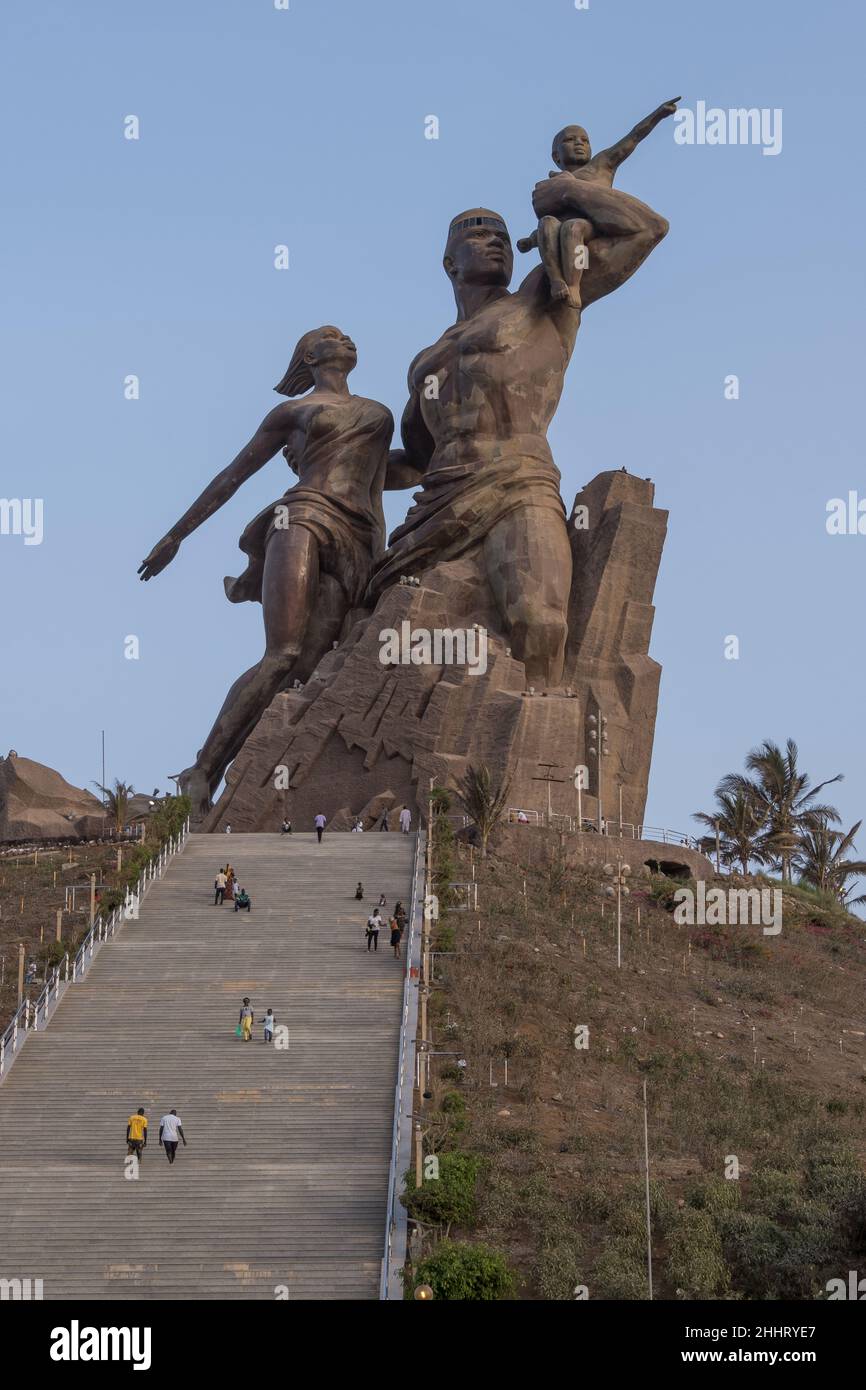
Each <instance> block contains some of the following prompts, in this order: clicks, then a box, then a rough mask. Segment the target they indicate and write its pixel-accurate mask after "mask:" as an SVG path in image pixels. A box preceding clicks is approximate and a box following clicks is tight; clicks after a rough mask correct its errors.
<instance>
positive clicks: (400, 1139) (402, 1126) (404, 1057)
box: [379, 826, 431, 1301]
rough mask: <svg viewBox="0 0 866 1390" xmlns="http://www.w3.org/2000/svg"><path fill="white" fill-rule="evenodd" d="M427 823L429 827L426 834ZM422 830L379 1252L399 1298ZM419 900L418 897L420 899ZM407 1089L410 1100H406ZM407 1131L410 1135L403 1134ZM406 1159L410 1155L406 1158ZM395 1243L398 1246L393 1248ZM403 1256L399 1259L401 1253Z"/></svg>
mask: <svg viewBox="0 0 866 1390" xmlns="http://www.w3.org/2000/svg"><path fill="white" fill-rule="evenodd" d="M430 829H431V827H429V826H428V828H427V833H428V834H429V833H430ZM424 842H425V837H424V833H423V832H422V831H421V830H420V829H419V831H418V834H417V838H416V840H415V856H414V860H413V863H412V899H411V903H410V910H409V936H408V940H407V942H406V975H405V978H404V981H403V1009H402V1013H401V1016H400V1040H399V1043H398V1048H397V1085H396V1087H395V1091H394V1122H393V1126H392V1130H391V1161H390V1163H389V1166H388V1199H387V1206H386V1211H385V1248H384V1252H383V1256H382V1275H381V1280H380V1284H379V1298H380V1300H383V1301H384V1300H387V1299H399V1298H402V1296H403V1295H402V1290H401V1289H399V1288H398V1287H397V1279H398V1270H399V1268H401V1267H402V1265H403V1264H404V1263H405V1260H406V1232H407V1218H406V1211H405V1209H404V1208H403V1207H402V1206H401V1205H400V1204H399V1201H398V1194H397V1182H398V1178H399V1169H400V1168H401V1167H402V1164H401V1150H403V1151H404V1153H405V1151H406V1150H407V1149H408V1151H409V1153H411V1143H412V1092H413V1089H414V1074H415V1067H414V1063H413V1062H412V1061H411V1060H410V1058H409V1049H410V1048H411V1047H412V1045H413V1044H414V1042H415V1037H416V1034H417V1032H418V990H419V989H420V988H421V987H422V984H421V942H422V936H423V929H422V926H421V914H422V913H423V912H424V909H425V905H426V899H425V896H424V891H425V890H424V887H423V883H422V885H421V886H422V891H421V893H420V895H419V892H418V887H419V883H421V875H422V870H421V851H422V848H423V847H424ZM419 899H420V900H419ZM413 969H414V970H415V974H416V980H417V984H416V985H415V987H414V988H413V984H412V971H413ZM407 1092H408V1104H407ZM407 1136H408V1137H407ZM406 1161H407V1162H408V1159H407V1160H406ZM395 1247H396V1248H395ZM401 1256H402V1258H400V1257H401Z"/></svg>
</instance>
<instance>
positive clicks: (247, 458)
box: [138, 402, 292, 579]
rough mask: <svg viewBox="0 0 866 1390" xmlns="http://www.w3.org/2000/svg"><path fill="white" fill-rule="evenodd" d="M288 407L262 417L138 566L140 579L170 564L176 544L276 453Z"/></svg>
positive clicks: (285, 428) (284, 433)
mask: <svg viewBox="0 0 866 1390" xmlns="http://www.w3.org/2000/svg"><path fill="white" fill-rule="evenodd" d="M291 412H292V407H291V405H290V404H289V403H288V402H286V403H285V404H283V405H278V406H275V407H274V409H273V410H272V411H270V413H269V414H268V415H266V416H265V418H264V420H263V421H262V423H261V424H260V425H259V427H258V429H257V430H256V432H255V434H254V435H253V437H252V439H251V440H250V442H249V443H248V444H246V445H245V446H244V448H243V449H241V451H240V453H239V454H237V455H236V457H235V458H233V459H232V461H231V463H230V464H229V465H228V467H227V468H224V469H223V471H222V472H221V473H218V474H217V476H216V477H215V478H214V480H213V482H211V483H208V485H207V487H206V488H205V490H204V492H203V493H202V494H201V496H200V497H197V498H196V500H195V501H194V502H193V504H192V506H191V507H190V508H189V510H188V511H186V512H184V514H183V516H182V517H181V518H180V520H179V521H178V522H177V523H176V524H175V525H174V526H173V527H172V528H171V530H170V531H169V532H168V534H167V535H165V536H163V538H162V540H161V541H159V543H158V544H157V545H155V546H154V547H153V550H152V551H151V552H150V554H149V555H148V557H147V559H146V560H145V561H144V562H143V563H142V564H141V565H140V566H139V569H138V573H139V575H140V577H141V578H142V579H152V578H153V577H154V575H156V574H159V573H160V571H161V570H164V569H165V567H166V565H168V564H170V563H171V561H172V560H173V559H174V557H175V555H176V554H177V552H178V550H179V549H180V543H181V541H182V540H184V539H185V537H187V536H189V535H191V534H192V532H193V531H195V530H196V529H197V527H199V526H201V524H202V522H203V521H207V519H208V517H209V516H213V514H214V512H217V511H219V509H220V507H221V506H222V505H223V503H225V502H228V500H229V498H230V497H234V495H235V493H236V492H237V490H238V488H239V487H240V486H241V484H242V483H245V482H246V480H247V478H251V477H252V476H253V474H254V473H257V472H258V471H259V469H260V468H264V466H265V464H266V463H267V462H268V461H269V460H270V459H272V458H273V457H274V454H276V453H278V452H279V450H280V449H281V448H282V446H283V444H285V442H286V436H287V433H288V430H289V423H290V417H291Z"/></svg>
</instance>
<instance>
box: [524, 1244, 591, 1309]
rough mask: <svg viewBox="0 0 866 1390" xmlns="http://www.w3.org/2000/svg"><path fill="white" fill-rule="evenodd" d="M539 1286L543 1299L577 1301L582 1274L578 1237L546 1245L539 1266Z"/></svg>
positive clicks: (536, 1273)
mask: <svg viewBox="0 0 866 1390" xmlns="http://www.w3.org/2000/svg"><path fill="white" fill-rule="evenodd" d="M535 1283H536V1286H537V1288H538V1292H539V1293H540V1294H541V1297H542V1298H548V1299H555V1300H557V1301H565V1300H569V1299H573V1298H574V1290H575V1286H576V1285H577V1284H584V1283H586V1280H585V1279H584V1277H583V1273H582V1264H581V1243H580V1237H579V1236H577V1235H574V1236H571V1237H564V1238H562V1239H559V1240H555V1241H550V1242H545V1243H544V1244H543V1245H542V1247H541V1249H540V1250H539V1252H538V1258H537V1260H536V1263H535Z"/></svg>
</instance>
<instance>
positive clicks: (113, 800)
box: [93, 777, 135, 835]
mask: <svg viewBox="0 0 866 1390" xmlns="http://www.w3.org/2000/svg"><path fill="white" fill-rule="evenodd" d="M93 785H94V787H98V788H99V790H100V791H101V792H102V795H103V796H104V797H105V809H106V811H107V812H108V814H109V815H110V816H111V818H112V820H113V821H114V828H115V830H116V831H117V833H118V835H122V834H123V831H124V827H125V825H126V816H127V812H128V810H129V798H130V797H131V796H134V795H135V793H134V792H133V790H132V784H131V783H130V784H127V783H126V782H119V781H118V780H117V778H116V777H115V779H114V786H113V787H103V786H102V785H101V784H100V783H99V782H94V784H93Z"/></svg>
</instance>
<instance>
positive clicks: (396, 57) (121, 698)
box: [0, 0, 866, 851]
mask: <svg viewBox="0 0 866 1390" xmlns="http://www.w3.org/2000/svg"><path fill="white" fill-rule="evenodd" d="M2 49H3V55H4V56H3V67H4V69H5V71H4V73H3V81H2V84H0V108H2V129H3V138H2V141H0V147H2V161H3V173H2V190H3V204H4V214H3V217H2V229H0V238H2V248H3V254H4V262H5V274H4V298H5V300H6V313H5V316H4V319H5V322H4V329H3V334H2V347H0V352H2V359H0V365H2V388H3V409H2V417H0V418H2V433H3V450H2V461H3V464H2V483H0V493H2V495H4V496H8V497H15V496H17V497H41V498H43V499H44V505H45V522H44V524H45V538H44V541H43V543H42V545H40V546H30V547H25V546H24V545H23V541H22V539H21V538H20V537H11V536H0V583H2V594H3V598H4V622H3V638H2V641H3V662H2V666H3V676H2V710H0V742H2V745H3V748H2V751H3V752H4V753H5V752H6V751H7V749H8V748H9V747H15V748H16V749H17V750H18V752H19V753H20V754H22V755H26V756H28V757H32V758H36V759H38V760H40V761H42V762H45V763H48V764H50V765H51V766H54V767H56V768H58V769H59V770H60V771H62V772H63V773H64V774H65V775H66V776H67V777H68V778H69V779H70V780H71V781H73V782H75V783H77V784H79V785H85V784H88V783H89V782H90V781H91V780H92V779H93V778H97V777H99V775H100V751H99V750H100V730H101V729H102V728H105V730H106V739H107V747H108V767H107V772H108V776H109V777H115V776H119V777H121V778H124V779H126V780H130V781H132V782H134V784H135V785H136V787H138V788H141V789H148V790H149V789H150V788H151V787H152V786H160V787H165V786H167V781H166V776H167V774H168V773H170V772H176V771H178V770H179V769H180V768H181V767H184V766H186V765H187V764H189V763H190V762H192V760H193V758H194V755H195V752H196V749H197V748H198V747H199V746H200V744H201V742H202V740H203V738H204V735H205V733H206V731H207V730H208V728H209V727H210V724H211V721H212V719H213V717H214V715H215V713H216V710H217V708H218V706H219V704H220V703H221V701H222V698H223V695H224V693H225V691H226V689H227V687H228V685H229V684H230V683H231V681H232V680H233V679H234V678H235V677H236V676H237V675H238V674H239V673H240V672H241V671H242V670H244V669H246V667H248V666H249V665H251V664H252V663H253V662H254V661H255V660H256V659H257V658H258V656H259V655H260V649H261V641H262V625H261V611H260V609H259V608H258V606H257V605H252V604H241V605H237V606H235V605H231V604H229V603H228V602H227V601H226V599H225V597H224V595H223V589H222V578H223V575H226V574H238V573H239V572H240V570H239V565H240V566H241V567H242V563H243V562H242V560H241V557H240V553H239V551H238V549H237V541H238V537H239V535H240V533H241V531H242V530H243V527H244V525H245V524H246V522H247V521H248V520H249V519H250V518H251V517H253V516H254V515H255V513H256V511H257V510H258V509H259V508H260V507H262V506H264V505H265V504H266V503H267V502H269V501H271V500H272V499H273V498H274V497H275V496H278V495H279V492H280V490H281V489H282V487H283V485H284V478H285V471H284V464H283V463H282V460H275V461H274V462H273V463H272V464H271V465H269V467H268V468H267V469H266V470H264V472H263V473H261V474H260V475H258V477H257V478H256V479H254V480H253V481H252V482H250V483H249V484H248V485H247V486H246V487H245V488H244V489H243V490H242V491H241V493H239V494H238V495H237V496H236V497H235V499H234V500H233V501H232V502H231V503H230V504H229V505H228V506H226V507H225V508H224V510H223V511H222V512H221V513H220V514H219V515H218V516H217V517H216V518H214V519H212V520H211V521H210V522H209V523H208V524H207V525H206V526H205V527H204V528H203V529H202V530H201V531H199V532H198V533H197V534H196V535H195V536H194V537H192V538H191V539H190V540H188V541H187V542H186V543H185V544H184V546H183V548H182V550H181V553H180V555H179V556H178V558H177V559H176V560H175V562H174V563H173V565H172V566H170V568H169V569H168V570H167V571H165V572H164V573H163V574H162V575H161V576H159V577H158V578H157V579H156V580H154V581H152V582H151V583H149V584H147V585H143V584H141V583H139V581H138V580H137V578H136V568H137V566H138V564H139V562H140V560H141V559H142V558H143V556H144V555H146V554H147V552H148V550H149V549H150V548H151V546H152V545H153V544H154V543H155V542H156V541H157V540H158V539H159V538H160V537H161V536H162V535H163V534H164V533H165V531H167V530H168V528H169V527H170V526H171V524H172V523H173V522H174V521H175V520H176V519H177V518H178V517H179V516H180V515H181V513H182V512H183V511H184V510H185V509H186V507H187V506H188V505H189V503H190V502H191V501H192V499H193V498H194V497H195V496H196V495H197V494H198V492H199V491H200V490H201V488H202V487H203V486H204V485H205V483H207V482H208V481H209V479H210V478H211V477H212V476H213V475H214V474H215V473H216V472H217V471H218V470H219V469H220V468H222V467H223V466H224V465H225V464H226V463H227V462H228V460H229V459H230V458H231V457H232V456H233V455H234V454H235V452H236V451H237V449H238V448H239V447H240V445H241V444H242V443H244V442H245V440H246V439H247V438H248V437H249V435H250V434H251V433H252V431H253V429H254V428H255V426H256V425H257V423H258V421H259V420H260V418H261V417H262V416H263V415H264V414H265V412H266V411H267V410H268V409H270V407H271V406H272V405H273V404H274V403H275V402H276V399H277V398H276V397H275V396H274V395H273V393H272V390H271V388H272V386H273V384H274V383H275V382H276V381H278V380H279V378H280V376H281V375H282V373H283V371H284V369H285V366H286V364H287V362H288V359H289V356H290V354H291V351H292V348H293V346H294V344H295V342H296V340H297V338H298V337H299V335H300V334H301V332H303V331H305V330H306V329H308V328H311V327H315V326H317V325H319V324H322V323H336V324H338V325H339V326H340V327H342V328H344V329H345V330H346V331H347V332H349V333H350V334H351V335H352V336H353V337H354V338H355V340H356V342H357V343H358V346H359V352H360V362H359V366H358V368H357V370H356V372H355V374H354V376H353V378H352V386H353V389H354V390H355V391H357V392H359V393H361V394H364V395H368V396H373V397H375V398H377V399H380V400H383V401H385V402H387V404H388V405H389V406H390V407H391V409H392V410H393V411H394V413H395V415H398V416H399V413H400V411H401V410H402V407H403V403H404V396H405V375H406V368H407V365H408V362H409V360H410V359H411V357H412V356H413V355H414V353H415V352H416V351H417V350H418V349H419V348H420V347H422V346H425V345H426V344H428V343H430V342H432V341H433V340H434V339H435V337H436V336H438V334H439V333H440V332H441V331H442V330H443V328H445V327H446V326H447V325H448V323H449V322H451V321H452V320H453V300H452V297H451V291H450V287H449V285H448V282H447V280H446V278H445V275H444V272H443V271H442V269H441V254H442V247H443V241H444V235H445V231H446V227H447V223H448V220H449V218H450V217H451V216H452V215H453V214H454V213H455V212H457V211H459V210H461V209H463V208H464V207H466V206H470V205H473V204H478V203H482V204H486V205H488V206H492V207H494V208H497V209H499V210H500V211H501V212H503V213H504V215H505V216H506V218H507V221H508V223H509V226H510V228H511V231H512V235H513V236H515V237H516V236H517V235H520V234H524V233H526V232H528V231H529V230H530V229H531V227H532V225H533V221H534V219H533V217H532V213H531V207H530V192H531V189H532V186H533V184H534V182H535V181H536V180H537V179H538V178H541V177H544V176H545V175H546V172H547V169H548V167H549V146H550V139H551V136H552V134H553V133H554V132H555V131H556V130H557V129H558V128H559V127H560V126H561V125H563V124H565V123H567V122H571V121H580V122H581V123H583V124H585V125H586V126H587V127H588V129H589V132H590V135H591V136H592V137H593V143H594V145H595V147H596V148H600V147H601V146H602V145H604V144H609V143H610V142H611V141H612V140H613V139H615V138H617V137H619V136H621V135H623V134H624V133H625V132H626V131H627V130H628V129H629V127H630V126H631V125H632V124H633V123H634V122H635V120H637V119H638V118H639V117H641V116H643V115H645V114H647V113H648V112H649V111H650V110H652V109H653V108H654V107H655V106H656V105H657V104H658V103H659V102H661V101H662V100H664V99H665V98H668V97H673V96H676V95H678V94H682V95H683V100H684V105H687V106H690V107H694V106H695V104H696V103H697V101H699V100H704V101H706V102H707V103H708V105H710V106H720V107H724V108H727V107H729V106H735V107H739V106H757V107H770V108H775V107H780V108H782V110H783V113H784V115H783V148H782V152H781V153H780V154H779V155H778V156H776V157H767V156H764V155H763V154H762V152H761V150H760V148H758V147H751V146H726V147H714V146H706V145H705V146H694V147H687V146H678V145H676V144H675V143H674V139H673V127H672V124H671V123H667V124H666V125H664V126H662V127H661V128H660V129H659V130H657V131H656V132H655V134H654V135H653V136H651V137H650V139H649V140H648V141H647V142H646V143H645V144H644V145H643V146H642V147H641V148H640V149H639V150H638V152H637V153H636V154H635V155H634V157H633V158H632V159H631V160H630V161H629V162H628V164H627V165H626V166H625V168H624V169H623V170H622V172H621V174H620V177H619V180H618V186H620V187H622V188H623V189H625V190H627V191H629V192H632V193H635V194H636V195H638V196H640V197H643V198H645V199H646V201H648V202H649V203H651V204H652V206H654V207H655V208H657V209H658V210H659V211H660V212H662V213H664V214H665V215H666V216H667V217H668V218H669V219H670V222H671V232H670V235H669V237H668V238H667V240H666V241H665V242H664V244H663V245H662V246H661V247H660V248H659V249H658V250H656V251H655V252H654V253H653V255H652V256H651V258H650V259H649V261H648V262H647V263H646V264H645V266H644V267H643V268H642V270H641V271H640V272H639V273H638V275H637V276H636V277H635V278H634V279H633V280H632V281H631V282H630V283H629V284H628V285H626V286H625V287H624V288H622V289H621V290H619V291H618V292H617V293H616V294H615V295H613V296H612V297H610V298H609V299H606V300H604V301H602V302H601V303H599V304H598V305H596V306H595V307H593V308H591V309H590V310H589V311H588V312H587V314H586V316H585V319H584V322H583V325H582V328H581V332H580V335H579V339H578V345H577V349H576V352H575V356H574V359H573V362H572V365H571V368H570V373H569V377H568V381H567V384H566V390H565V394H564V397H563V401H562V405H561V407H560V410H559V413H558V416H557V418H556V420H555V422H554V426H553V428H552V430H551V436H550V437H551V442H552V445H553V448H554V453H555V456H556V459H557V462H558V464H559V467H560V469H561V471H562V474H563V492H564V495H565V497H566V502H567V503H569V504H570V502H571V499H572V497H573V495H574V492H575V491H576V490H577V488H578V487H579V486H580V485H581V484H583V483H584V482H585V481H587V480H588V479H589V478H590V477H592V476H593V475H594V474H595V473H596V472H598V471H599V470H601V469H605V468H618V467H620V466H622V465H625V467H626V468H628V469H629V470H630V471H633V472H635V473H637V474H640V475H642V476H645V475H649V476H651V477H652V478H653V479H654V481H655V483H656V485H657V494H656V500H657V504H658V505H660V506H662V507H666V508H668V509H669V510H670V514H671V515H670V528H669V536H668V541H667V546H666V549H665V553H664V559H663V564H662V571H661V575H660V578H659V583H658V587H657V590H656V604H657V616H656V624H655V632H654V637H653V646H652V651H653V654H654V655H655V657H656V658H657V659H658V660H659V661H660V662H661V663H662V665H663V668H664V674H663V679H662V690H661V702H660V710H659V723H658V732H657V739H656V746H655V756H654V763H653V775H652V781H651V789H650V801H649V807H648V820H651V821H652V822H654V823H656V824H660V825H668V826H672V827H675V828H682V829H690V828H692V829H693V828H694V827H692V826H691V822H690V819H689V818H690V813H691V812H692V811H693V810H695V809H698V808H708V807H709V805H710V804H711V802H712V791H713V787H714V785H715V783H716V781H717V779H718V777H719V776H720V775H721V774H722V773H724V772H726V771H728V770H729V769H732V768H735V767H739V766H741V764H742V758H743V755H744V754H745V752H746V750H747V749H748V748H749V747H750V746H752V745H754V744H756V743H757V742H759V741H760V740H761V739H763V738H764V737H768V736H769V737H772V738H775V739H777V740H779V741H784V739H785V738H786V737H788V736H789V735H791V736H793V737H794V738H796V739H797V741H798V742H799V744H800V747H801V752H802V757H803V762H804V764H805V765H806V767H807V768H808V769H809V770H810V771H811V772H812V773H813V774H814V775H815V776H816V777H824V776H829V775H831V774H833V773H835V772H837V771H844V772H845V774H846V780H845V782H844V783H843V784H842V786H841V788H840V789H838V792H837V795H836V799H837V801H838V804H839V805H840V808H841V809H842V811H843V815H844V817H845V821H846V824H849V823H850V822H851V821H853V820H854V819H855V818H857V817H859V816H860V814H861V813H863V812H866V776H864V773H866V766H864V762H866V758H864V740H863V737H862V718H863V715H862V710H863V690H862V687H863V676H864V655H863V636H862V633H863V625H862V618H861V614H862V594H863V576H864V565H866V536H839V537H830V536H828V535H827V533H826V530H825V507H826V503H827V500H828V499H829V498H831V497H835V496H845V495H847V493H848V491H849V489H859V490H860V495H861V496H866V469H864V464H863V445H862V438H861V434H862V432H861V428H860V416H861V411H862V406H861V402H862V389H861V385H860V371H861V368H859V367H858V366H857V362H858V361H859V360H861V358H862V349H861V337H862V334H861V328H862V320H863V308H864V306H863V221H864V197H863V186H862V178H861V176H860V175H859V174H858V172H857V166H858V164H859V163H860V162H861V154H860V148H859V147H860V143H861V139H862V109H861V107H862V103H861V95H860V94H861V92H862V52H863V20H862V12H861V10H860V8H859V7H857V6H854V5H851V4H850V3H846V4H843V3H841V0H824V3H822V4H820V5H818V4H813V3H805V0H794V2H793V3H792V0H761V2H760V4H755V0H729V3H727V4H724V5H720V4H712V3H707V2H706V0H656V3H653V4H648V3H646V0H591V2H590V8H589V10H588V11H585V12H578V11H576V10H575V9H574V5H573V3H572V0H533V3H532V4H527V3H524V0H519V2H518V0H438V2H437V3H436V4H435V5H427V4H422V3H418V2H417V0H416V3H410V2H409V0H367V3H365V4H360V3H358V0H291V9H290V10H289V11H288V12H282V11H277V10H275V9H274V7H273V3H272V0H184V3H182V4H178V3H177V0H172V3H169V0H150V3H148V4H146V5H125V4H118V3H117V0H110V3H109V0H88V3H87V4H69V3H67V0H41V3H39V4H38V5H34V4H33V3H32V0H7V3H6V4H5V6H4V15H3V34H2ZM130 114H135V115H137V116H138V117H139V119H140V122H141V138H140V140H139V141H138V142H132V141H127V140H125V139H124V138H123V119H124V117H125V116H127V115H130ZM430 114H434V115H436V116H437V117H438V118H439V121H440V138H439V140H438V141H430V140H425V138H424V118H425V116H427V115H430ZM277 243H286V244H288V246H289V247H290V255H291V269H290V270H289V271H288V272H285V273H280V272H277V271H276V270H274V269H273V248H274V246H275V245H276V244H277ZM533 259H534V258H533ZM528 262H529V258H520V257H519V258H518V272H519V273H521V272H522V271H523V270H524V269H525V268H527V266H528ZM128 373H135V374H137V375H138V376H139V377H140V380H141V399H140V400H138V401H136V402H130V401H126V400H124V396H123V380H124V377H125V376H126V375H127V374H128ZM728 373H736V374H737V375H738V376H739V378H740V383H741V388H740V389H741V398H740V400H739V401H736V402H729V401H726V400H725V399H724V397H723V379H724V377H725V375H726V374H728ZM408 502H409V494H391V496H390V497H389V499H388V520H389V523H391V524H394V523H396V522H397V521H399V520H400V519H401V518H402V515H403V513H404V512H405V509H406V506H407V505H408ZM129 634H134V635H136V636H137V637H138V638H139V641H140V650H141V656H140V660H138V661H128V660H126V659H125V658H124V638H125V637H126V636H127V635H129ZM728 634H736V635H737V636H738V637H739V639H740V646H741V655H740V659H739V660H738V661H727V660H725V659H724V655H723V642H724V638H725V637H726V636H727V635H728ZM834 791H836V789H834ZM861 838H862V848H863V850H864V851H866V832H864V835H863V837H861Z"/></svg>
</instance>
